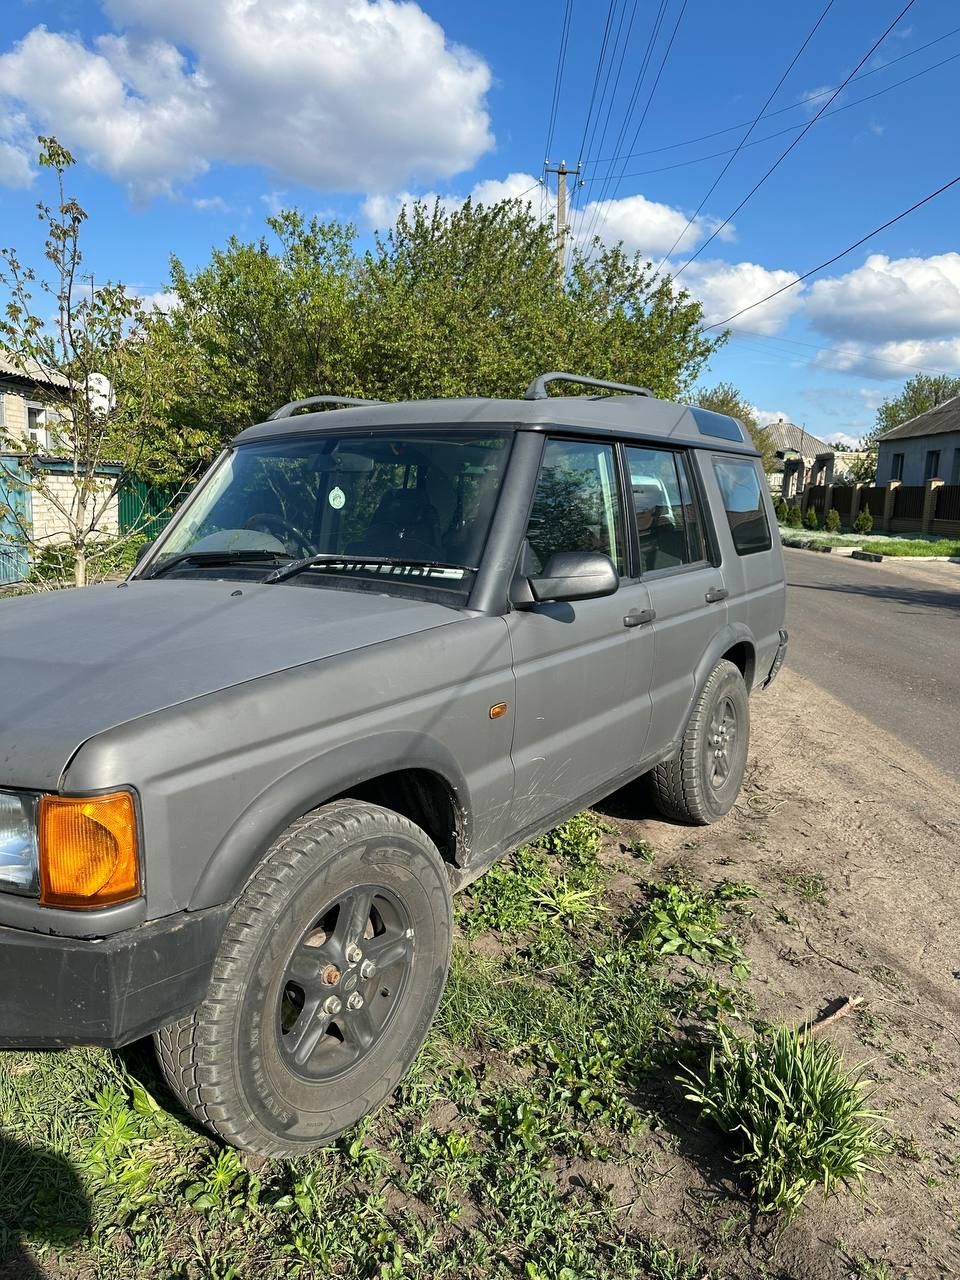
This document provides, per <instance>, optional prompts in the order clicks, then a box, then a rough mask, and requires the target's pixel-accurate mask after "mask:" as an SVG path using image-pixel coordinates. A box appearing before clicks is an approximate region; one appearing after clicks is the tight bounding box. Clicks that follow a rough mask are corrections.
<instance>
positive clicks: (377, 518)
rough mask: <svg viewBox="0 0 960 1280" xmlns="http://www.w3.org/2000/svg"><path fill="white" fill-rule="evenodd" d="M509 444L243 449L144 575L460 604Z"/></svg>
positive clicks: (439, 440) (475, 437)
mask: <svg viewBox="0 0 960 1280" xmlns="http://www.w3.org/2000/svg"><path fill="white" fill-rule="evenodd" d="M510 438H511V436H510V433H509V432H490V431H480V430H476V431H471V430H469V429H464V428H463V427H459V426H458V427H456V428H453V429H449V430H446V431H436V430H433V431H416V430H414V429H410V428H408V429H405V430H402V431H391V432H386V431H377V432H375V433H368V434H366V435H363V436H357V435H348V434H343V435H338V434H335V433H333V432H329V433H328V432H324V433H323V434H322V435H315V436H312V437H295V438H292V439H282V440H277V441H258V442H254V443H251V444H247V445H241V446H239V447H237V448H235V449H233V450H231V451H229V452H228V453H227V454H226V455H225V456H224V458H222V459H221V461H220V462H219V464H218V465H217V466H216V467H215V468H214V470H213V471H212V472H211V474H210V475H209V476H208V477H207V479H206V480H205V481H204V483H203V485H202V486H201V487H200V489H199V490H198V492H197V493H196V495H195V496H194V498H193V499H192V501H191V502H190V503H189V505H188V506H187V507H186V508H185V509H184V511H183V512H182V514H181V515H180V516H179V517H177V519H176V520H175V521H173V523H171V525H170V528H169V529H168V530H167V533H166V534H165V536H164V537H163V539H162V542H161V543H160V544H159V545H158V548H157V551H156V553H155V555H153V556H151V557H150V558H149V560H148V561H147V562H145V565H144V568H143V576H145V577H158V576H164V577H205V576H209V575H211V574H213V575H215V576H217V577H220V578H222V577H224V576H230V577H238V578H244V577H246V578H249V577H251V576H256V577H259V578H269V577H270V576H271V574H272V575H273V580H274V581H290V582H296V583H298V584H299V583H304V582H313V583H318V584H319V583H320V580H323V581H322V585H330V584H331V581H332V579H334V578H336V579H339V580H341V582H342V583H343V584H344V585H346V583H347V582H349V581H353V582H354V583H360V582H364V583H366V584H368V585H369V583H370V582H371V581H373V582H375V583H379V584H381V586H380V589H381V590H382V589H383V586H382V584H384V582H385V580H386V579H389V580H390V583H391V585H392V584H402V585H407V586H410V587H413V588H416V587H417V586H420V587H424V586H428V587H429V588H430V589H431V592H432V591H434V590H437V589H439V590H441V591H448V592H449V591H453V592H459V593H460V594H464V595H465V593H466V592H467V591H468V590H469V588H470V585H471V584H472V580H473V575H474V572H475V570H476V569H477V567H478V566H479V564H480V558H481V556H482V554H483V549H484V545H485V544H486V540H487V533H488V531H489V528H490V521H491V519H492V516H493V509H494V506H495V505H496V500H497V496H498V494H499V491H500V485H501V482H502V480H503V474H504V468H505V464H506V459H507V455H508V452H509V444H510ZM313 557H316V563H310V564H300V563H299V562H301V561H308V560H311V558H313ZM294 566H296V567H295V568H294V571H293V572H292V573H291V572H289V570H290V569H291V568H292V567H294Z"/></svg>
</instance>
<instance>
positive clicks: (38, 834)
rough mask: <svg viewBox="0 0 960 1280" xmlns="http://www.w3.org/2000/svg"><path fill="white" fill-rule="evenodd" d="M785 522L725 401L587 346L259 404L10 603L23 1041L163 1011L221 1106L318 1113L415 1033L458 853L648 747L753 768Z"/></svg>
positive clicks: (6, 990) (0, 999)
mask: <svg viewBox="0 0 960 1280" xmlns="http://www.w3.org/2000/svg"><path fill="white" fill-rule="evenodd" d="M558 380H565V381H567V382H573V383H579V384H582V385H583V386H585V387H587V388H589V389H590V391H591V392H593V394H578V395H576V396H572V397H569V398H562V397H553V396H551V397H548V395H547V384H548V383H550V382H552V381H558ZM333 406H336V411H335V412H331V411H329V410H330V409H331V408H332V407H333ZM304 410H306V411H307V412H304ZM771 530H775V524H774V521H773V519H772V511H771V504H770V497H769V493H768V489H767V485H766V483H765V480H764V476H763V472H762V470H761V468H760V464H759V460H758V458H757V455H756V452H755V451H754V449H753V447H752V445H751V443H750V440H749V437H748V436H747V435H746V434H745V432H744V430H743V428H742V427H741V426H740V424H739V423H738V422H736V421H734V420H733V419H732V418H728V417H724V416H723V415H720V414H716V413H710V412H707V411H705V410H702V409H698V408H686V407H683V406H681V405H677V404H669V403H666V402H664V401H661V400H657V399H655V398H654V397H652V396H651V395H650V394H649V392H646V391H644V390H643V389H642V388H637V387H629V386H622V385H620V384H613V383H603V382H598V381H596V380H594V379H589V378H578V377H573V376H571V375H567V374H545V375H543V376H542V377H540V378H537V379H536V380H535V381H534V382H533V383H532V384H531V386H530V387H529V388H528V390H527V392H526V395H525V397H524V398H523V399H522V400H483V399H465V400H430V401H418V402H409V403H400V404H368V403H358V402H347V401H344V400H342V399H340V398H337V397H329V396H318V397H315V398H313V399H311V400H308V401H301V402H298V403H296V404H292V405H286V406H284V408H282V409H280V410H278V411H277V412H276V413H275V414H274V415H273V416H272V418H271V419H270V420H269V421H267V422H265V423H262V424H261V425H259V426H254V427H250V428H249V429H248V430H246V431H243V432H241V434H240V435H238V436H237V437H236V439H235V440H234V441H233V442H232V444H231V445H230V447H229V448H227V449H226V450H225V451H224V453H223V455H222V456H221V457H220V459H219V461H218V462H217V463H216V465H215V466H213V467H212V468H211V470H210V471H209V473H208V474H207V476H206V477H205V479H204V480H203V482H202V483H201V484H200V485H199V486H198V487H197V489H196V490H195V491H194V493H193V494H192V495H191V497H190V499H189V501H188V502H187V503H186V504H185V505H184V506H183V508H182V509H181V510H180V512H179V513H178V515H177V516H176V518H175V519H174V520H173V522H172V523H171V524H170V525H169V527H168V528H167V530H166V531H165V532H164V534H163V535H162V537H161V538H160V539H159V540H158V541H157V542H156V543H155V544H154V545H153V546H151V547H150V548H149V549H148V550H147V553H146V555H145V556H144V557H143V559H142V560H141V561H140V563H139V564H138V565H137V567H136V569H135V570H134V572H133V573H132V574H131V576H130V578H129V579H128V581H126V582H124V583H120V584H119V585H116V584H114V585H106V586H100V587H93V588H90V589H88V590H85V591H65V592H60V593H57V594H55V595H47V596H37V597H31V598H23V599H17V600H14V601H9V602H7V603H5V604H3V605H2V606H0V661H2V663H3V670H4V672H5V673H7V677H8V678H7V680H6V682H5V689H4V707H3V710H4V714H3V717H2V723H0V969H2V972H3V975H4V981H3V983H2V984H0V1045H5V1046H8V1047H9V1046H17V1047H21V1046H62V1045H67V1044H74V1043H96V1044H104V1045H111V1046H116V1045H122V1044H125V1043H127V1042H129V1041H131V1040H133V1039H136V1038H137V1037H140V1036H143V1035H146V1034H150V1033H153V1034H154V1035H155V1038H156V1043H157V1046H158V1049H159V1056H160V1061H161V1063H162V1066H163V1071H164V1074H165V1076H166V1079H167V1081H168V1082H169V1084H170V1087H171V1088H172V1089H173V1091H174V1092H175V1094H176V1095H177V1096H178V1097H179V1098H180V1100H181V1101H182V1102H183V1104H184V1105H185V1106H186V1107H187V1108H188V1109H189V1110H190V1111H191V1112H192V1113H193V1114H194V1115H195V1116H196V1117H197V1118H198V1119H199V1120H201V1121H202V1122H203V1123H205V1124H207V1125H208V1126H209V1127H210V1128H211V1129H213V1130H215V1131H216V1132H217V1133H218V1134H219V1135H220V1136H221V1137H223V1138H224V1139H226V1140H227V1141H228V1142H231V1143H234V1144H236V1145H237V1146H240V1147H244V1148H248V1149H250V1150H252V1151H256V1152H260V1153H262V1154H265V1155H279V1154H286V1155H289V1154H297V1153H301V1152H303V1151H305V1150H308V1149H309V1148H311V1147H314V1146H316V1145H318V1144H321V1143H324V1142H327V1141H329V1140H330V1139H331V1138H333V1137H334V1136H335V1135H336V1134H337V1133H338V1132H339V1131H340V1130H342V1129H343V1128H344V1127H346V1126H347V1125H350V1124H352V1123H353V1122H355V1121H356V1120H358V1119H359V1118H360V1117H361V1116H362V1115H364V1114H365V1113H366V1112H367V1111H369V1110H370V1109H371V1108H373V1107H375V1106H377V1105H378V1104H379V1103H381V1102H382V1101H383V1100H384V1099H385V1098H387V1097H388V1095H389V1094H390V1093H391V1092H392V1090H393V1089H394V1088H395V1086H396V1085H397V1083H398V1081H399V1080H400V1078H401V1076H402V1075H403V1073H404V1072H405V1071H406V1069H407V1067H408V1066H409V1064H410V1063H411V1061H412V1059H413V1057H414V1055H415V1054H416V1052H417V1049H418V1047H419V1046H420V1044H421V1042H422V1040H423V1038H424V1036H425V1034H426V1031H427V1029H428V1027H429V1025H430V1021H431V1019H432V1017H433V1015H434V1012H435V1010H436V1007H437V1003H438V1001H439V999H440V995H441V991H442V989H443V985H444V980H445V977H446V973H447V966H448V962H449V957H450V947H451V894H452V893H453V892H454V891H455V890H457V889H458V888H461V887H462V886H463V885H465V884H467V883H468V882H469V881H470V880H472V879H473V878H474V877H476V876H478V875H480V874H481V873H482V872H483V871H484V869H485V868H487V867H489V866H490V864H491V863H492V862H494V861H495V860H496V859H497V858H499V857H501V856H502V855H503V854H504V853H506V852H508V851H509V850H511V849H514V848H516V847H517V846H518V845H519V844H520V843H521V842H523V841H525V840H528V839H530V838H532V837H534V836H536V835H537V834H539V833H542V832H544V831H546V830H548V829H549V828H550V827H552V826H554V825H555V824H557V823H558V822H560V821H562V820H564V819H565V818H567V817H568V816H570V815H571V814H573V813H574V812H576V811H577V810H578V809H581V808H583V807H584V806H585V805H589V804H591V803H593V802H594V801H597V800H599V799H600V798H601V797H602V796H604V795H606V794H607V793H609V792H611V791H613V790H614V789H615V788H617V787H619V786H620V785H621V784H623V783H625V782H627V781H628V780H630V779H632V778H636V777H638V776H639V775H642V774H646V775H649V777H650V779H651V781H652V788H653V793H654V796H655V799H656V802H657V804H658V805H659V807H660V809H661V810H662V811H663V812H664V813H665V814H667V815H669V816H670V817H672V818H674V819H677V820H680V821H684V822H693V823H707V822H713V821H716V820H717V819H718V818H721V817H723V815H724V814H725V813H727V811H728V810H729V809H730V807H731V806H732V805H733V803H734V801H735V800H736V797H737V794H738V791H739V789H740V785H741V780H742V778H743V773H744V766H745V761H746V756H747V742H748V734H749V724H750V712H749V701H748V695H749V693H750V692H751V691H752V690H754V689H757V688H760V687H762V686H764V685H766V684H767V683H769V681H770V680H772V679H773V677H774V675H775V674H776V672H777V670H778V669H779V666H780V664H781V662H782V660H783V657H784V652H785V647H786V633H785V632H784V630H783V618H784V576H783V562H782V557H781V553H780V545H779V539H778V538H777V537H776V535H775V532H774V533H771ZM13 672H15V673H16V678H15V679H13V678H11V673H13Z"/></svg>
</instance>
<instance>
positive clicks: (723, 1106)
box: [679, 1027, 889, 1216]
mask: <svg viewBox="0 0 960 1280" xmlns="http://www.w3.org/2000/svg"><path fill="white" fill-rule="evenodd" d="M679 1078H680V1079H681V1081H682V1082H683V1083H684V1084H686V1085H687V1087H688V1090H689V1091H688V1093H687V1098H688V1100H689V1101H691V1102H695V1103H696V1104H697V1105H698V1106H699V1108H700V1110H701V1112H702V1114H703V1115H705V1116H707V1117H708V1118H709V1119H711V1120H713V1121H714V1123H715V1124H716V1125H717V1126H718V1127H719V1128H720V1129H721V1131H722V1132H723V1133H726V1134H728V1135H729V1136H730V1137H731V1138H732V1139H733V1140H734V1141H735V1142H736V1144H737V1146H738V1147H739V1148H740V1154H739V1155H738V1156H736V1157H735V1160H736V1163H737V1164H738V1165H739V1166H740V1168H741V1169H742V1170H743V1173H744V1175H745V1177H746V1179H747V1182H748V1183H749V1185H750V1188H751V1191H752V1193H753V1196H754V1198H755V1200H756V1203H757V1207H758V1208H759V1209H760V1210H761V1212H764V1213H772V1212H783V1213H784V1214H785V1215H787V1216H792V1215H794V1214H795V1213H796V1212H797V1211H798V1210H799V1208H800V1206H801V1205H802V1204H803V1201H804V1200H805V1198H806V1196H807V1194H808V1192H809V1191H810V1190H811V1188H813V1187H815V1186H820V1187H822V1189H823V1192H824V1194H825V1195H829V1194H831V1193H832V1192H835V1191H836V1190H838V1189H839V1187H840V1186H846V1185H852V1186H854V1187H856V1188H858V1189H859V1188H861V1187H862V1184H863V1178H864V1175H865V1173H867V1172H868V1171H869V1170H871V1169H872V1168H873V1167H874V1161H876V1160H877V1159H878V1158H879V1157H880V1156H882V1155H884V1154H886V1153H887V1151H888V1150H889V1143H888V1141H887V1138H886V1136H885V1133H884V1131H883V1129H882V1127H881V1123H880V1121H881V1117H880V1116H879V1115H878V1114H877V1113H876V1112H874V1111H871V1110H869V1109H868V1108H867V1106H866V1105H865V1104H866V1099H867V1094H868V1088H869V1086H868V1083H867V1082H866V1081H865V1080H864V1078H863V1076H862V1073H861V1072H860V1070H854V1071H852V1072H849V1071H847V1070H845V1068H844V1066H843V1061H842V1058H841V1055H840V1052H839V1050H838V1049H836V1048H835V1047H834V1046H833V1045H831V1044H829V1043H828V1042H827V1041H824V1040H818V1039H816V1038H815V1037H813V1036H811V1035H809V1034H806V1033H804V1032H803V1031H795V1030H791V1029H790V1028H788V1027H777V1028H773V1029H772V1030H769V1031H767V1032H765V1033H763V1034H761V1035H759V1036H758V1037H757V1038H756V1039H755V1040H753V1041H751V1042H747V1041H745V1040H740V1039H738V1038H736V1037H735V1036H733V1035H731V1034H730V1033H729V1032H727V1031H725V1030H724V1029H723V1028H721V1029H720V1043H719V1046H718V1047H717V1048H716V1049H714V1050H713V1051H712V1052H711V1054H710V1061H709V1065H708V1067H707V1071H706V1073H705V1074H704V1075H703V1076H701V1075H698V1074H697V1073H696V1072H694V1071H692V1070H690V1069H689V1068H688V1069H686V1070H685V1071H684V1072H683V1074H682V1075H681V1076H680V1077H679Z"/></svg>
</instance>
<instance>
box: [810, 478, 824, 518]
mask: <svg viewBox="0 0 960 1280" xmlns="http://www.w3.org/2000/svg"><path fill="white" fill-rule="evenodd" d="M826 497H827V486H826V485H825V484H812V485H810V487H809V488H808V489H807V506H808V507H813V509H814V510H815V511H816V512H817V514H818V515H821V516H822V515H823V504H824V502H825V501H826Z"/></svg>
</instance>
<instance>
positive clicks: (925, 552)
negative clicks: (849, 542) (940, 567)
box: [863, 538, 960, 556]
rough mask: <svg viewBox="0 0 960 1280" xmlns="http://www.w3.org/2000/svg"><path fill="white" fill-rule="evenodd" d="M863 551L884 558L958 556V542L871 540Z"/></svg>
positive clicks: (905, 539) (901, 539)
mask: <svg viewBox="0 0 960 1280" xmlns="http://www.w3.org/2000/svg"><path fill="white" fill-rule="evenodd" d="M863 549H864V551H874V552H879V554H880V555H884V556H960V542H957V541H956V539H953V538H939V539H936V540H931V541H928V540H925V539H921V538H884V539H883V540H880V539H873V538H871V539H870V540H869V541H868V542H865V543H864V544H863Z"/></svg>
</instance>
